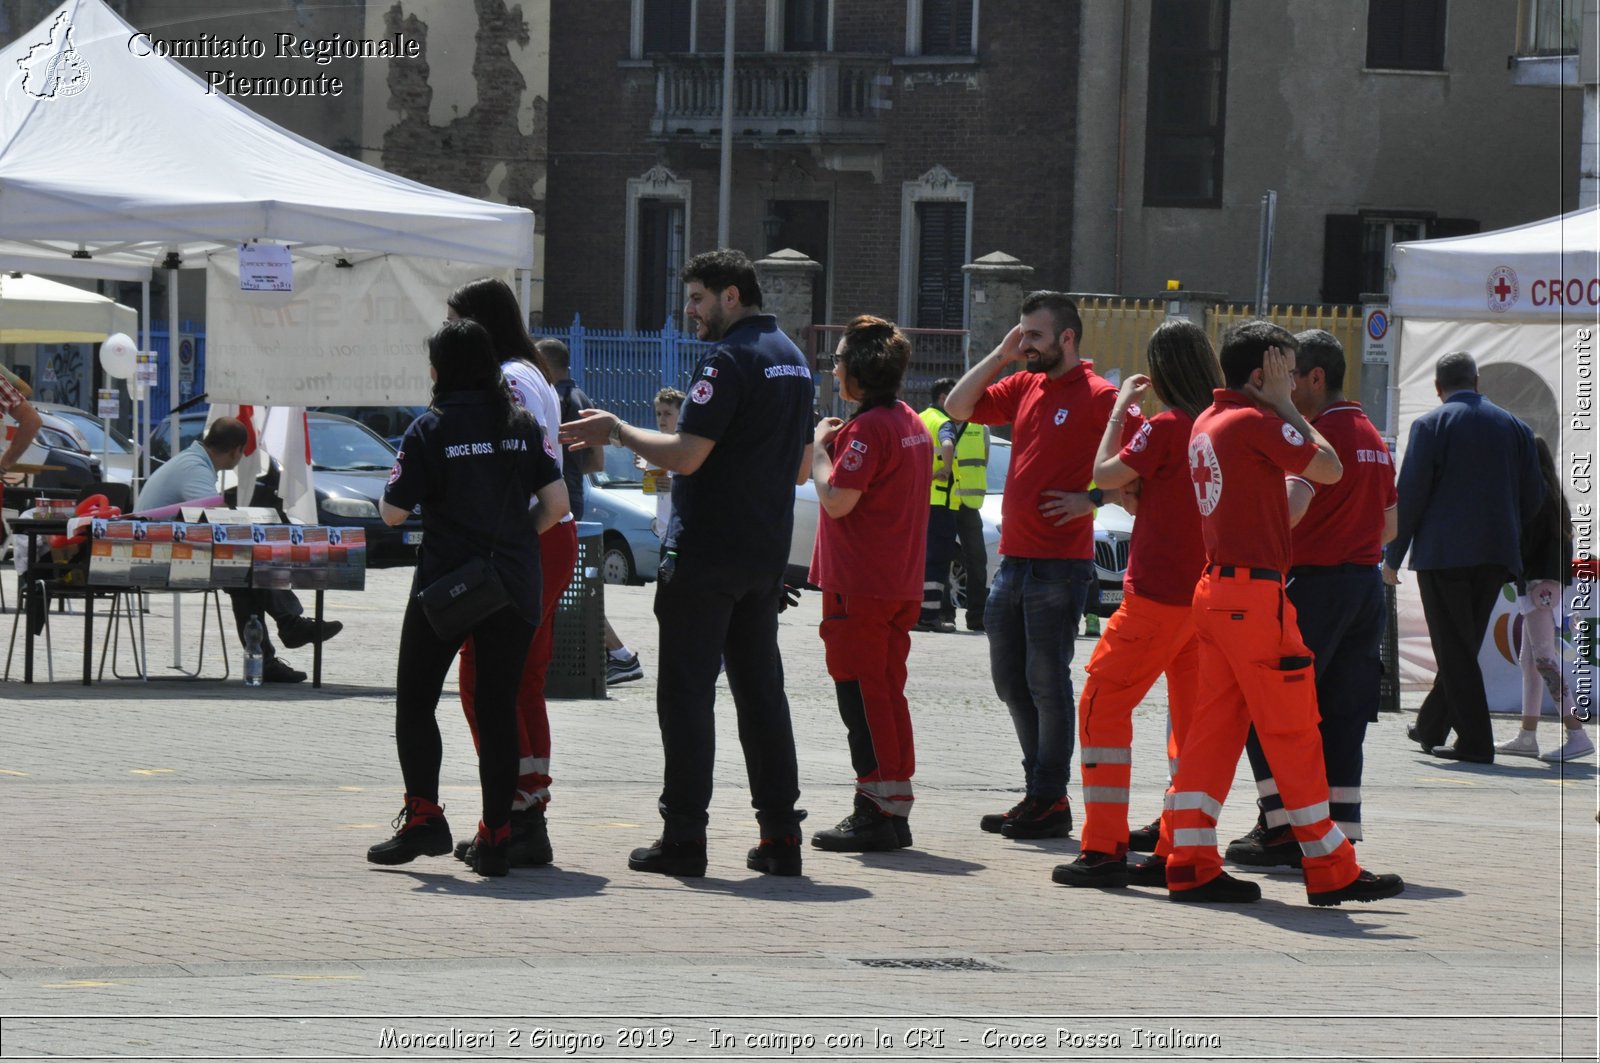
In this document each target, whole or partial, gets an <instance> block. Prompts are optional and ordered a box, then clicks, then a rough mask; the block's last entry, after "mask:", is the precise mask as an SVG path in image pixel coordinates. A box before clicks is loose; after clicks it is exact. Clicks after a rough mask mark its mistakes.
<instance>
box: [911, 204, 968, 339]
mask: <svg viewBox="0 0 1600 1063" xmlns="http://www.w3.org/2000/svg"><path fill="white" fill-rule="evenodd" d="M917 223H918V243H917V324H916V327H917V328H960V327H961V320H962V317H963V311H964V309H965V308H964V307H963V306H962V305H961V293H962V283H961V281H962V277H961V267H962V266H963V265H964V264H965V262H964V261H963V260H964V259H965V258H966V250H967V206H966V204H965V203H918V204H917Z"/></svg>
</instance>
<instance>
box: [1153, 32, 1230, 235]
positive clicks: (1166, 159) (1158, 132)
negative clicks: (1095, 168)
mask: <svg viewBox="0 0 1600 1063" xmlns="http://www.w3.org/2000/svg"><path fill="white" fill-rule="evenodd" d="M1227 82H1228V0H1154V4H1153V6H1152V7H1151V10H1150V79H1149V105H1148V111H1147V113H1146V116H1145V153H1144V202H1145V205H1146V206H1150V207H1217V206H1221V205H1222V149H1223V138H1224V134H1225V131H1226V124H1225V103H1226V99H1227Z"/></svg>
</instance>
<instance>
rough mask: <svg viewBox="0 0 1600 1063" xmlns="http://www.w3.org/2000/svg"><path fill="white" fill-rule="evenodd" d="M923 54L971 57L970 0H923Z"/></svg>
mask: <svg viewBox="0 0 1600 1063" xmlns="http://www.w3.org/2000/svg"><path fill="white" fill-rule="evenodd" d="M922 54H923V55H971V54H972V0H923V4H922Z"/></svg>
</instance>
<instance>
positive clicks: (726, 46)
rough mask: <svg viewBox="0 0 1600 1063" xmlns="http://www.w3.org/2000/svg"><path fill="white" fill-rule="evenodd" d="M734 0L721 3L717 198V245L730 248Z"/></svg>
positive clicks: (725, 0)
mask: <svg viewBox="0 0 1600 1063" xmlns="http://www.w3.org/2000/svg"><path fill="white" fill-rule="evenodd" d="M732 201H733V0H723V4H722V178H721V184H720V185H719V191H718V199H717V246H718V247H727V246H728V243H729V240H730V239H731V237H730V236H729V230H730V229H731V228H732V216H733V202H732Z"/></svg>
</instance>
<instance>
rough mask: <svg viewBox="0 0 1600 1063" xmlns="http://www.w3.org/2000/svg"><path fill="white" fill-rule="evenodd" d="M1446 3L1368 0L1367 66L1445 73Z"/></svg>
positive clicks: (1438, 0)
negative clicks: (1441, 71)
mask: <svg viewBox="0 0 1600 1063" xmlns="http://www.w3.org/2000/svg"><path fill="white" fill-rule="evenodd" d="M1444 14H1445V0H1367V67H1368V69H1371V70H1443V69H1444Z"/></svg>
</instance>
